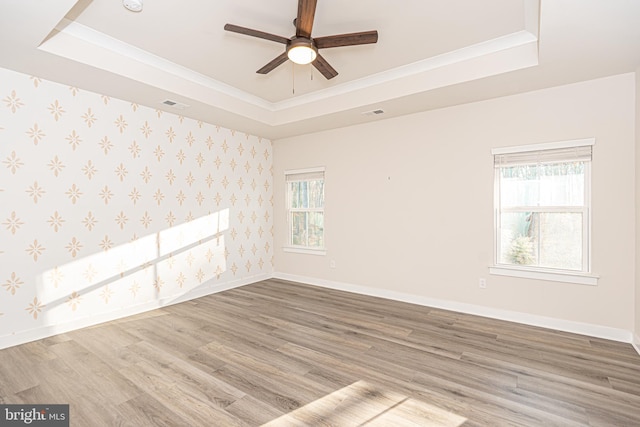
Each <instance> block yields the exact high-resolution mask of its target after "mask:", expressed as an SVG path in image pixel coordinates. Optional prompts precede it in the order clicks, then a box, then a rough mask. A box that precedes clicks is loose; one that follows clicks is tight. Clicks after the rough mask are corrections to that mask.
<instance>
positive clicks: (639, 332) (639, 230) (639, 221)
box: [633, 68, 640, 352]
mask: <svg viewBox="0 0 640 427" xmlns="http://www.w3.org/2000/svg"><path fill="white" fill-rule="evenodd" d="M639 168H640V68H638V69H637V70H636V264H635V266H636V295H635V304H636V307H635V308H636V310H635V311H636V312H635V329H634V331H635V334H634V337H633V338H634V340H633V341H634V344H635V346H636V350H637V351H638V352H640V171H639V170H638V169H639Z"/></svg>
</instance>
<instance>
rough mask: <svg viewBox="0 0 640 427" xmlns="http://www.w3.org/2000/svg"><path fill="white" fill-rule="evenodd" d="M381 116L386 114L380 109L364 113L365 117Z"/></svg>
mask: <svg viewBox="0 0 640 427" xmlns="http://www.w3.org/2000/svg"><path fill="white" fill-rule="evenodd" d="M381 114H384V110H381V109H379V108H378V109H377V110H371V111H365V112H364V113H362V115H363V116H379V115H381Z"/></svg>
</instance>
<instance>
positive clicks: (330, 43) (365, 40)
mask: <svg viewBox="0 0 640 427" xmlns="http://www.w3.org/2000/svg"><path fill="white" fill-rule="evenodd" d="M313 41H314V42H315V44H316V47H317V48H318V49H325V48H328V47H341V46H355V45H359V44H371V43H377V41H378V32H377V31H375V30H374V31H362V32H360V33H350V34H338V35H335V36H326V37H318V38H315V39H313Z"/></svg>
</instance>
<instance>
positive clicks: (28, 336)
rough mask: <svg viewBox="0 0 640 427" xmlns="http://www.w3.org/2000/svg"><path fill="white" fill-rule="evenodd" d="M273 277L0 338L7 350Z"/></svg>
mask: <svg viewBox="0 0 640 427" xmlns="http://www.w3.org/2000/svg"><path fill="white" fill-rule="evenodd" d="M271 277H272V275H271V274H259V275H255V276H251V277H245V278H243V279H241V280H233V281H229V282H225V283H221V284H219V283H214V282H213V281H210V282H205V283H203V284H202V285H201V286H198V287H197V288H195V289H192V290H190V291H189V292H187V293H185V294H182V295H172V296H169V297H164V298H160V299H157V300H153V301H149V302H146V303H143V304H139V305H136V306H132V307H127V308H125V309H121V310H114V311H111V312H108V313H101V314H98V315H95V316H87V317H84V318H81V319H75V320H74V321H73V322H66V323H60V324H56V325H43V326H40V327H38V328H34V329H30V330H26V331H20V332H18V333H16V334H11V335H5V336H2V337H0V350H1V349H3V348H7V347H13V346H16V345H20V344H25V343H28V342H31V341H36V340H40V339H43V338H48V337H51V336H53V335H58V334H63V333H65V332H71V331H75V330H76V329H81V328H86V327H88V326H94V325H97V324H100V323H104V322H109V321H112V320H118V319H122V318H125V317H128V316H133V315H136V314H141V313H144V312H147V311H151V310H155V309H157V308H162V307H167V306H170V305H173V304H178V303H181V302H185V301H189V300H192V299H196V298H200V297H203V296H207V295H211V294H215V293H218V292H222V291H226V290H228V289H233V288H237V287H240V286H244V285H249V284H251V283H256V282H260V281H262V280H266V279H269V278H271Z"/></svg>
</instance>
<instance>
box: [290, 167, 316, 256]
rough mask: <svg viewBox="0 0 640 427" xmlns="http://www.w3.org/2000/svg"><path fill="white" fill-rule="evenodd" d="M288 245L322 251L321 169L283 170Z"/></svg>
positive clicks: (293, 247)
mask: <svg viewBox="0 0 640 427" xmlns="http://www.w3.org/2000/svg"><path fill="white" fill-rule="evenodd" d="M285 181H286V185H287V225H288V226H287V230H288V237H287V247H286V248H285V249H287V250H289V251H296V252H308V253H318V254H324V168H314V169H304V170H294V171H285Z"/></svg>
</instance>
